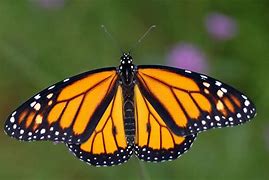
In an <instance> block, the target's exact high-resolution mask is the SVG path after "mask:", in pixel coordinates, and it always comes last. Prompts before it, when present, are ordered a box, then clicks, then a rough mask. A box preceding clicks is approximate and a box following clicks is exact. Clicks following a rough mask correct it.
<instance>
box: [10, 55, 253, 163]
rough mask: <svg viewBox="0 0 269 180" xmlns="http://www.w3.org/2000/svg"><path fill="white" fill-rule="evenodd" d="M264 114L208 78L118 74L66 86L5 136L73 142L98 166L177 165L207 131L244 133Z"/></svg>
mask: <svg viewBox="0 0 269 180" xmlns="http://www.w3.org/2000/svg"><path fill="white" fill-rule="evenodd" d="M255 115H256V111H255V107H254V105H253V103H252V102H251V100H250V99H249V98H247V97H246V96H245V95H244V94H242V93H241V92H239V91H237V90H236V89H234V88H232V87H231V86H229V85H226V84H224V83H223V82H221V81H218V80H215V79H213V78H211V77H208V76H206V75H204V74H199V73H196V72H192V71H189V70H184V69H178V68H173V67H167V66H160V65H138V66H136V65H134V64H133V58H132V56H131V55H130V53H123V55H122V56H121V58H120V65H119V66H118V67H109V68H103V69H97V70H93V71H88V72H85V73H82V74H79V75H76V76H74V77H70V78H67V79H65V80H63V81H61V82H58V83H56V84H54V85H52V86H50V87H48V88H47V89H45V90H43V91H41V92H40V93H38V94H36V95H35V96H33V97H32V98H30V99H29V100H28V101H26V102H25V103H23V104H22V105H21V106H20V107H19V108H18V109H16V110H15V111H14V112H13V113H12V114H11V115H10V116H9V117H8V120H7V121H6V123H5V132H6V133H7V134H8V135H9V136H11V137H13V138H16V139H18V140H21V141H39V140H49V141H54V142H62V143H65V144H66V146H67V147H68V148H69V150H70V151H71V152H73V154H74V155H75V156H76V157H77V158H79V159H80V160H83V161H85V162H86V163H88V164H90V165H94V166H113V165H117V164H121V163H124V162H126V161H127V160H128V159H129V158H130V157H131V156H132V155H133V154H135V155H136V156H137V157H138V158H139V159H141V160H144V161H149V162H160V161H166V160H173V159H176V158H178V157H179V156H181V155H182V154H183V153H185V152H186V151H188V149H189V148H190V147H191V145H192V143H193V141H194V140H195V138H196V136H197V134H198V133H199V132H202V131H205V130H209V129H213V128H221V127H229V126H236V125H239V124H243V123H245V122H247V121H249V120H250V119H251V118H253V117H254V116H255Z"/></svg>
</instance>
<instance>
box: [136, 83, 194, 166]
mask: <svg viewBox="0 0 269 180" xmlns="http://www.w3.org/2000/svg"><path fill="white" fill-rule="evenodd" d="M134 91H135V92H134V93H135V99H134V102H135V117H136V135H135V154H136V156H137V157H138V158H139V159H142V160H144V161H153V162H159V161H166V160H173V159H176V158H178V157H179V156H181V155H182V154H183V153H185V152H186V151H188V149H189V148H190V147H191V145H192V143H193V141H194V139H195V137H196V134H193V135H188V136H185V137H183V136H180V135H176V134H175V133H173V132H172V131H171V129H170V128H169V127H167V125H166V124H165V122H164V120H163V119H162V118H161V117H160V116H159V114H158V112H157V111H156V110H155V109H154V108H153V106H152V105H151V104H150V102H149V101H148V100H147V99H146V97H144V96H143V95H142V93H141V91H140V89H139V88H138V86H137V85H136V86H135V90H134Z"/></svg>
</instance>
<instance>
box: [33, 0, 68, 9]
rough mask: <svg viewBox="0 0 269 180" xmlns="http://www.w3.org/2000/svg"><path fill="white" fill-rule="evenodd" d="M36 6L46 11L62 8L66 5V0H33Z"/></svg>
mask: <svg viewBox="0 0 269 180" xmlns="http://www.w3.org/2000/svg"><path fill="white" fill-rule="evenodd" d="M32 1H33V2H34V3H35V4H37V5H38V6H40V7H42V8H46V9H57V8H61V7H63V6H64V4H65V0H32Z"/></svg>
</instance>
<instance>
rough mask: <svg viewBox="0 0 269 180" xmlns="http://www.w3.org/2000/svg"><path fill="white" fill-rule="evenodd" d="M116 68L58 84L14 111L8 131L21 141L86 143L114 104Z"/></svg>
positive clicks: (6, 127) (87, 74) (84, 74)
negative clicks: (102, 117) (104, 114)
mask: <svg viewBox="0 0 269 180" xmlns="http://www.w3.org/2000/svg"><path fill="white" fill-rule="evenodd" d="M116 87H117V74H116V70H115V68H106V69H99V70H95V71H89V72H86V73H83V74H80V75H77V76H74V77H71V78H68V79H65V80H64V81H62V82H59V83H57V84H55V85H53V86H51V87H49V88H47V89H45V90H44V91H42V92H40V93H38V94H37V95H35V96H34V97H32V98H30V99H29V100H28V101H27V102H25V103H24V104H23V105H21V106H20V107H19V108H18V109H17V110H15V111H14V112H13V113H12V114H11V115H10V116H9V118H8V120H7V121H6V124H5V131H6V133H7V134H8V135H10V136H11V137H15V138H17V139H19V140H25V141H32V140H53V141H62V142H70V143H79V142H83V141H85V140H86V139H87V138H88V137H89V136H90V135H91V133H92V132H93V131H94V129H95V127H96V124H97V123H98V121H99V119H100V118H101V116H102V115H103V113H104V111H105V110H106V108H107V106H108V105H109V103H110V102H111V99H112V98H113V96H114V94H115V92H116Z"/></svg>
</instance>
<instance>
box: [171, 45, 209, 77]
mask: <svg viewBox="0 0 269 180" xmlns="http://www.w3.org/2000/svg"><path fill="white" fill-rule="evenodd" d="M167 60H168V65H169V66H174V67H178V68H182V69H188V70H191V71H196V72H200V73H208V69H209V66H208V62H207V59H206V57H205V55H204V53H203V52H202V51H201V50H200V49H199V48H198V47H195V46H194V45H192V44H189V43H180V44H177V45H176V46H175V47H173V48H172V49H171V50H170V52H169V54H168V57H167Z"/></svg>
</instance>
